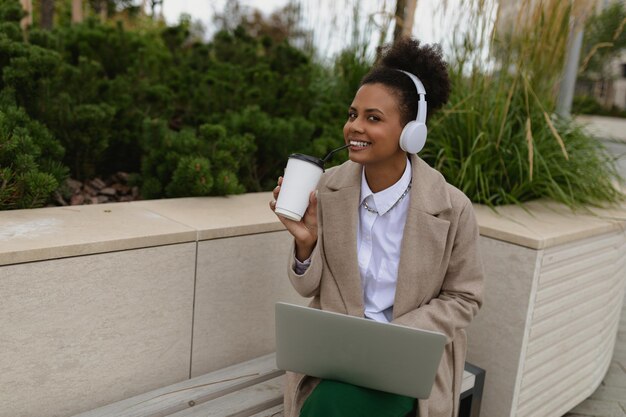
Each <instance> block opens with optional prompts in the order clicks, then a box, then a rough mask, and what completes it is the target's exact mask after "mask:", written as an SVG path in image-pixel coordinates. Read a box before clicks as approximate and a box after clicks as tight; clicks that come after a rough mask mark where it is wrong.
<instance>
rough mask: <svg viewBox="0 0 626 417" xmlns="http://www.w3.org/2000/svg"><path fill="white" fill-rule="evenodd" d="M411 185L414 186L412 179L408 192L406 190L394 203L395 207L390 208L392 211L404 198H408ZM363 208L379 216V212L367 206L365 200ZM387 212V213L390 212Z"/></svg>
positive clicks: (407, 188) (407, 187)
mask: <svg viewBox="0 0 626 417" xmlns="http://www.w3.org/2000/svg"><path fill="white" fill-rule="evenodd" d="M411 184H413V178H411V181H409V185H407V186H406V190H404V192H403V193H402V195H401V196H400V198H398V199H397V200H396V202H395V203H393V206H391V207H389V210H391V209H392V208H394V207H395V206H397V205H398V203H399V202H400V201H402V199H403V198H404V197H406V195H407V194H408V193H409V190H410V189H411ZM363 208H364V209H365V210H367V211H369V212H370V213H374V214H378V210H374V209H373V208H371V207H370V206H368V205H367V203H366V202H365V200H363ZM389 210H387V211H389Z"/></svg>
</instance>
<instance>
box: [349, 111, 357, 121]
mask: <svg viewBox="0 0 626 417" xmlns="http://www.w3.org/2000/svg"><path fill="white" fill-rule="evenodd" d="M348 119H350V120H354V119H356V113H355V112H353V111H350V112H348Z"/></svg>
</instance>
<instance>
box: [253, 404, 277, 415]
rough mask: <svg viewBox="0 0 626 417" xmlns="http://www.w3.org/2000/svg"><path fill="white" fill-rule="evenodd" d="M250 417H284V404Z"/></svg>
mask: <svg viewBox="0 0 626 417" xmlns="http://www.w3.org/2000/svg"><path fill="white" fill-rule="evenodd" d="M250 417H284V416H283V404H280V405H277V406H276V407H272V408H268V409H267V410H265V411H261V412H260V413H256V414H253V415H251V416H250Z"/></svg>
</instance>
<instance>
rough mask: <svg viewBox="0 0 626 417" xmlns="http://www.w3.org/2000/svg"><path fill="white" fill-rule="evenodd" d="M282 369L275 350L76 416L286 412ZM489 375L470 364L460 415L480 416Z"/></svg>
mask: <svg viewBox="0 0 626 417" xmlns="http://www.w3.org/2000/svg"><path fill="white" fill-rule="evenodd" d="M283 375H284V371H281V370H277V369H276V358H275V354H270V355H266V356H262V357H259V358H256V359H252V360H250V361H247V362H243V363H240V364H237V365H233V366H230V367H228V368H224V369H220V370H218V371H214V372H211V373H208V374H205V375H201V376H198V377H196V378H192V379H189V380H186V381H182V382H179V383H177V384H174V385H169V386H167V387H163V388H159V389H156V390H154V391H150V392H147V393H145V394H141V395H137V396H135V397H132V398H128V399H125V400H122V401H119V402H116V403H113V404H109V405H106V406H104V407H100V408H97V409H94V410H91V411H87V412H84V413H81V414H78V415H76V416H75V417H157V416H159V417H165V416H168V417H227V416H228V417H283ZM484 379H485V371H484V370H482V369H480V368H478V367H475V366H473V365H470V364H466V366H465V372H464V375H463V385H462V389H461V391H462V393H461V411H460V414H459V417H478V414H479V411H480V401H481V397H482V389H483V384H484Z"/></svg>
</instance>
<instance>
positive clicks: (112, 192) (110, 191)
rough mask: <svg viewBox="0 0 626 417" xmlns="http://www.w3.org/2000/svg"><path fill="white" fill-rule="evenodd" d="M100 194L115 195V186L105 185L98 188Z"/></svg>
mask: <svg viewBox="0 0 626 417" xmlns="http://www.w3.org/2000/svg"><path fill="white" fill-rule="evenodd" d="M100 194H101V195H105V196H110V197H115V195H116V194H117V191H115V188H112V187H106V188H103V189H101V190H100Z"/></svg>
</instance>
